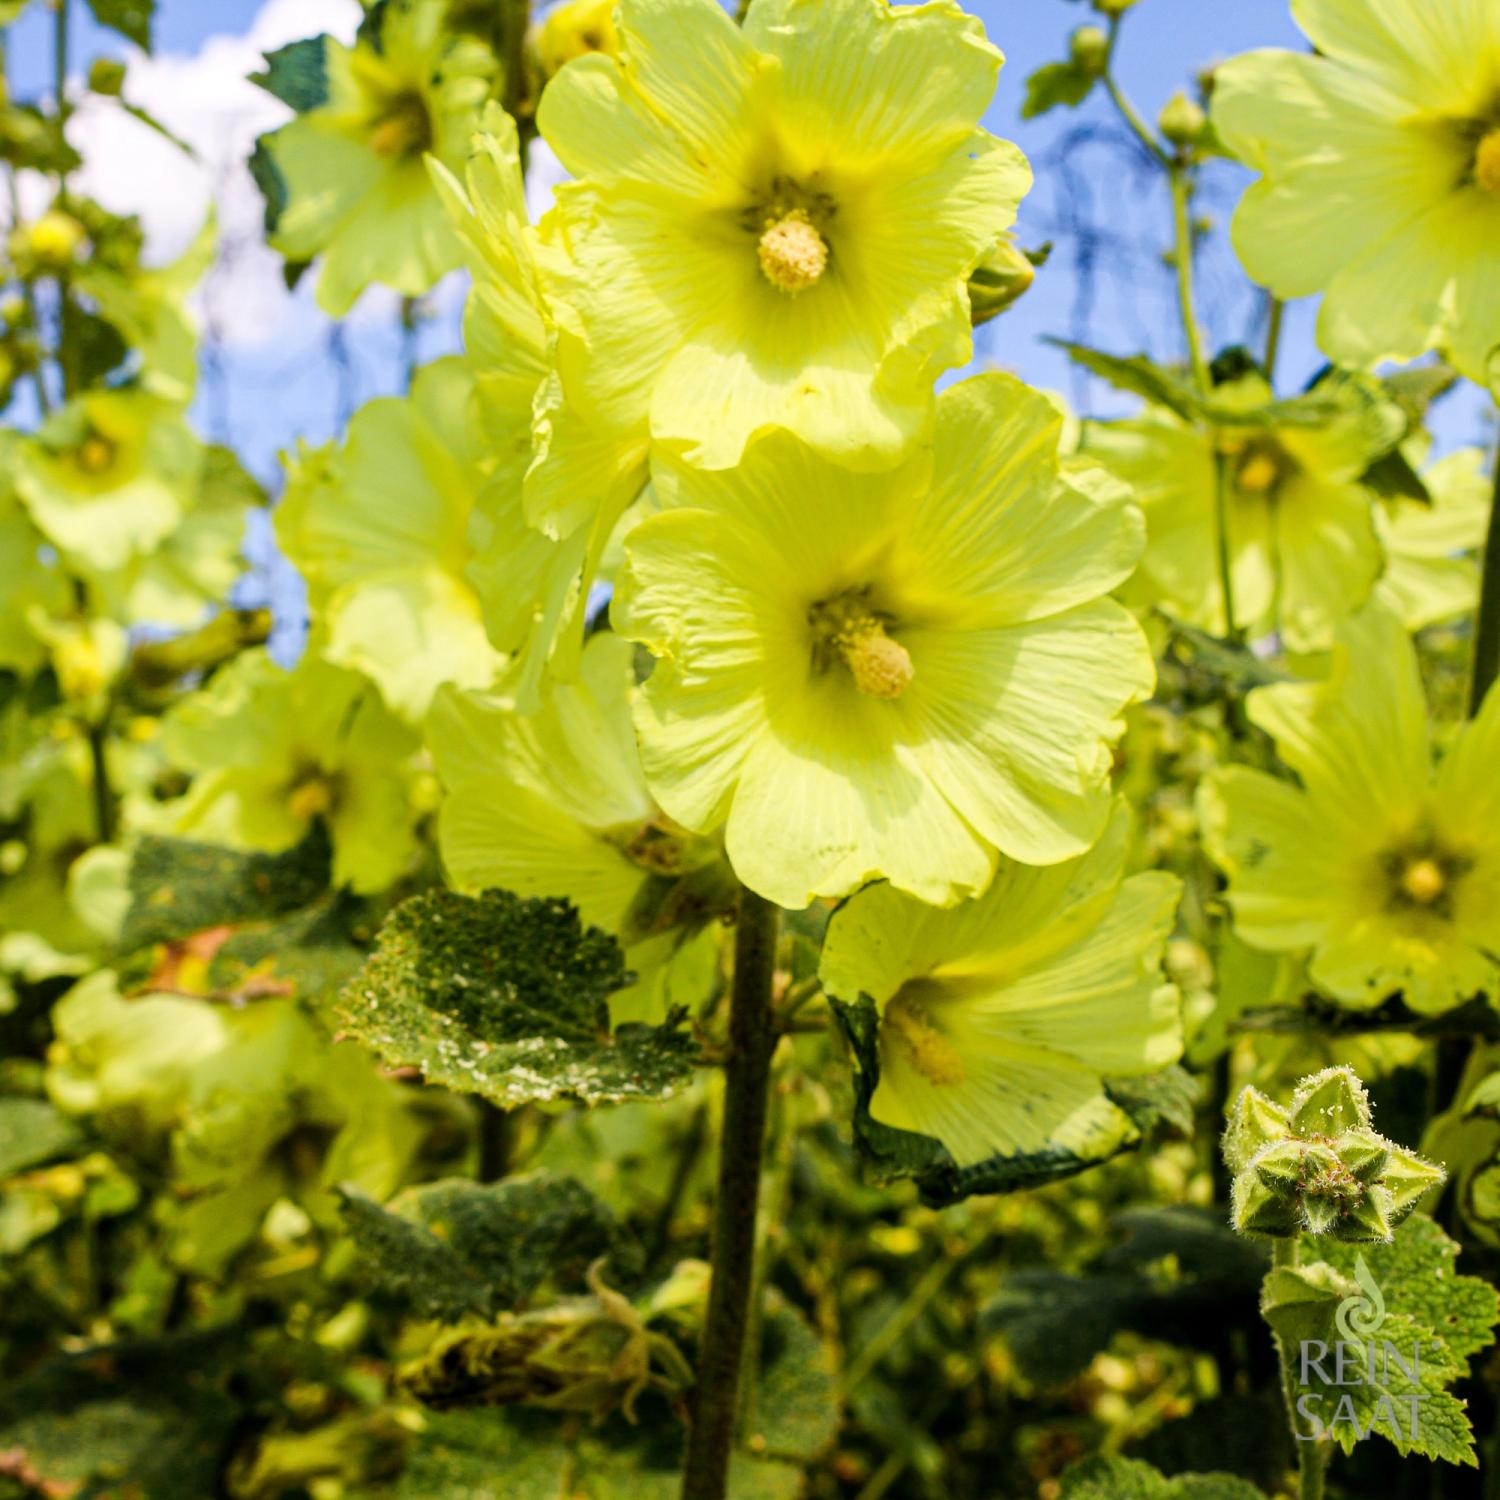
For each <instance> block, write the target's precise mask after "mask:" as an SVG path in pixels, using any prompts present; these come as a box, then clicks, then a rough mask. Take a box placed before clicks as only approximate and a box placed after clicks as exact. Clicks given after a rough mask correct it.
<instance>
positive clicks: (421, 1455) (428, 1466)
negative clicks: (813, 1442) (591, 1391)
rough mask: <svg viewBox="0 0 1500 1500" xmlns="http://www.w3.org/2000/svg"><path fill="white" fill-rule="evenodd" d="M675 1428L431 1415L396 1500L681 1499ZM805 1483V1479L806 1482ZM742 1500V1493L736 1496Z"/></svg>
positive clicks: (535, 1416)
mask: <svg viewBox="0 0 1500 1500" xmlns="http://www.w3.org/2000/svg"><path fill="white" fill-rule="evenodd" d="M681 1465H682V1435H681V1432H680V1430H679V1429H678V1428H677V1426H676V1424H675V1423H670V1424H669V1423H667V1422H658V1423H657V1424H655V1425H654V1426H653V1427H652V1428H649V1429H644V1430H639V1431H638V1430H635V1429H632V1428H631V1427H629V1426H628V1425H627V1424H626V1423H624V1422H623V1421H620V1420H618V1419H617V1420H615V1421H612V1422H610V1423H609V1424H607V1425H606V1426H604V1427H600V1428H591V1427H590V1426H589V1425H588V1424H587V1423H586V1422H585V1421H584V1420H582V1419H579V1418H576V1417H565V1416H559V1415H557V1414H555V1413H552V1412H544V1411H521V1410H510V1411H500V1412H496V1411H451V1412H442V1413H430V1414H428V1415H427V1418H426V1428H425V1430H424V1431H423V1432H422V1434H421V1436H420V1437H419V1438H418V1440H417V1443H416V1446H415V1448H414V1449H413V1452H412V1455H411V1458H410V1460H409V1462H408V1463H407V1466H406V1470H405V1472H404V1473H403V1474H402V1476H401V1478H400V1480H399V1481H398V1482H397V1484H396V1487H395V1491H394V1495H395V1500H435V1497H439V1496H441V1497H445V1500H447V1497H451V1500H459V1497H462V1500H559V1497H560V1496H563V1495H566V1496H568V1497H569V1500H676V1497H677V1495H678V1493H679V1492H680V1490H681V1488H682V1467H681ZM798 1477H799V1478H800V1475H799V1476H798ZM734 1493H735V1495H736V1497H737V1500H738V1497H739V1496H740V1494H741V1491H740V1490H738V1489H736V1490H735V1491H734Z"/></svg>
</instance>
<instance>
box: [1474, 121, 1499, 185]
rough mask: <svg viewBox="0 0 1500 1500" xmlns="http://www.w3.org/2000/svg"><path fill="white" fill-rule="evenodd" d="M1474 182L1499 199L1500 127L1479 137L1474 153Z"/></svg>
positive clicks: (1495, 127)
mask: <svg viewBox="0 0 1500 1500" xmlns="http://www.w3.org/2000/svg"><path fill="white" fill-rule="evenodd" d="M1474 181H1475V182H1477V183H1478V184H1479V186H1480V187H1482V188H1483V189H1484V190H1485V192H1487V193H1491V194H1493V195H1494V196H1495V197H1496V198H1500V125H1496V126H1494V127H1493V128H1492V129H1490V130H1488V131H1486V133H1485V134H1484V135H1483V136H1481V137H1480V141H1479V145H1478V146H1477V147H1476V148H1475V151H1474Z"/></svg>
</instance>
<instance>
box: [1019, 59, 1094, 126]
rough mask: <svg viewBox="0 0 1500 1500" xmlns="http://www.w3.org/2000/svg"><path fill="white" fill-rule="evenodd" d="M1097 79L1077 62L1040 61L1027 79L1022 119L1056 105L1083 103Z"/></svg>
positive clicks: (1029, 117)
mask: <svg viewBox="0 0 1500 1500" xmlns="http://www.w3.org/2000/svg"><path fill="white" fill-rule="evenodd" d="M1098 81H1099V75H1098V74H1097V73H1090V72H1086V71H1085V70H1084V69H1083V68H1080V67H1079V66H1078V64H1077V63H1071V62H1051V63H1043V64H1042V66H1041V67H1039V68H1038V69H1037V70H1036V72H1035V73H1033V74H1032V75H1031V76H1030V77H1029V78H1028V79H1027V80H1026V98H1025V101H1024V102H1023V103H1022V105H1021V118H1022V119H1023V120H1034V119H1035V118H1036V117H1037V116H1038V115H1044V114H1046V113H1047V111H1048V110H1051V109H1056V108H1057V107H1058V106H1059V105H1067V106H1068V107H1069V108H1076V107H1077V106H1078V105H1080V104H1082V103H1083V101H1084V100H1085V99H1087V98H1088V96H1089V94H1090V93H1091V92H1092V91H1093V87H1094V85H1095V84H1096V83H1097V82H1098Z"/></svg>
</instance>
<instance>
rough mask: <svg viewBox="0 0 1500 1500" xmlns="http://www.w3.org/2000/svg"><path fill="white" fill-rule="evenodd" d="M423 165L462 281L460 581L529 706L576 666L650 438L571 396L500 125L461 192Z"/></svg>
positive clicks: (577, 386) (449, 178) (509, 131)
mask: <svg viewBox="0 0 1500 1500" xmlns="http://www.w3.org/2000/svg"><path fill="white" fill-rule="evenodd" d="M430 165H431V168H432V175H433V180H434V183H435V185H436V188H437V191H438V194H439V197H440V198H441V199H442V201H443V203H444V206H445V208H446V210H447V212H448V215H449V219H450V221H451V223H452V224H453V226H454V228H455V230H456V232H457V234H458V236H459V239H460V241H461V242H462V245H463V249H464V258H465V260H466V262H467V264H468V266H469V270H470V272H471V275H472V277H473V284H472V287H471V290H470V293H469V299H468V302H467V305H466V307H465V311H464V345H465V352H466V355H467V357H468V361H469V366H470V369H471V371H472V373H473V377H474V384H475V392H476V400H477V406H478V412H479V421H480V424H481V426H482V428H483V432H484V437H485V443H486V447H487V452H488V461H489V462H490V464H491V466H492V467H491V472H490V474H489V477H488V479H487V480H486V482H485V483H484V484H483V485H482V487H481V488H480V490H479V492H478V495H477V496H476V500H475V505H474V515H473V523H472V528H471V539H472V542H473V546H474V557H473V561H472V563H471V565H470V568H469V577H470V579H471V581H472V583H473V585H474V588H475V589H476V591H477V593H478V596H479V601H480V608H481V611H482V613H483V617H484V623H485V627H486V629H487V630H488V632H489V637H490V640H491V641H492V642H493V644H494V645H495V647H496V648H497V649H498V650H501V651H504V652H506V653H512V654H514V655H515V657H516V660H515V662H514V664H513V667H512V672H511V676H510V680H509V683H508V691H509V692H510V694H511V695H512V696H513V697H514V699H515V700H516V701H517V702H518V703H522V704H524V705H526V706H528V707H533V708H534V707H535V706H536V704H537V702H538V701H539V697H538V695H539V692H540V684H541V681H542V677H543V672H544V669H546V668H549V667H550V668H551V669H552V671H553V673H554V675H557V676H560V677H563V678H566V677H570V676H572V675H573V674H574V672H575V671H576V670H577V665H578V652H579V648H580V647H581V645H582V640H583V625H584V615H585V611H586V607H587V601H588V596H589V589H590V586H591V584H592V582H593V580H594V578H595V576H596V574H597V571H598V568H599V565H600V560H601V557H602V555H603V552H604V548H605V545H606V543H607V542H608V540H609V538H610V536H611V534H612V533H613V531H614V529H615V527H616V525H617V523H618V522H619V519H620V517H621V515H622V514H623V513H624V511H625V509H626V508H627V506H629V504H630V503H631V501H632V500H634V499H635V498H636V496H637V495H638V494H639V493H640V490H641V488H642V486H643V485H644V484H645V482H646V478H647V467H646V454H647V450H648V447H649V442H650V435H649V432H648V430H647V427H646V423H645V420H644V417H643V415H642V414H640V413H632V412H626V413H624V414H623V415H621V414H620V413H619V412H618V411H615V410H613V409H611V408H609V407H608V406H607V405H606V407H605V408H604V409H603V410H598V409H595V408H594V407H593V406H585V405H584V404H583V403H581V402H579V401H578V400H577V399H575V394H576V393H577V392H578V391H579V390H581V389H582V388H583V383H584V381H585V379H586V375H587V371H586V368H585V364H586V362H585V358H584V355H585V351H584V349H583V346H582V345H581V343H580V342H579V340H578V339H577V338H576V337H575V336H574V335H573V334H571V333H569V332H568V331H567V330H566V329H565V328H562V327H560V326H559V325H558V323H557V321H556V319H555V316H554V311H555V310H554V307H553V305H552V303H551V301H550V300H549V298H548V295H547V292H546V288H545V284H544V277H543V275H542V270H541V260H542V259H544V258H547V257H548V255H549V254H550V252H547V251H545V250H544V249H543V247H542V246H541V245H540V244H539V243H538V241H537V239H536V236H535V234H534V233H533V231H532V229H531V226H530V224H529V223H528V220H527V216H526V196H525V183H524V181H523V178H522V175H521V164H520V156H519V147H518V142H517V137H516V127H515V123H514V121H512V120H511V119H510V118H509V116H507V115H506V114H504V112H503V111H501V110H499V109H497V108H492V109H490V110H489V111H488V112H487V113H486V115H485V119H484V129H483V130H482V131H480V132H478V133H477V134H476V136H475V138H474V147H473V152H472V155H471V156H470V159H469V162H468V166H467V170H466V173H465V181H464V183H462V184H460V183H459V182H458V180H457V179H456V178H455V177H454V176H453V174H452V173H450V172H448V171H447V170H446V169H445V168H443V167H442V166H441V164H438V163H431V164H430ZM552 258H553V260H554V262H555V260H556V257H555V256H553V257H552Z"/></svg>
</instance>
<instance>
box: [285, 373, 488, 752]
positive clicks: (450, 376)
mask: <svg viewBox="0 0 1500 1500" xmlns="http://www.w3.org/2000/svg"><path fill="white" fill-rule="evenodd" d="M473 390H474V385H473V380H472V379H471V377H470V375H469V373H468V370H467V369H466V367H465V365H464V362H463V361H462V360H460V359H444V360H439V361H438V362H437V363H435V364H431V365H428V366H427V367H426V368H425V369H423V370H421V371H419V372H418V374H417V377H416V379H415V380H414V381H413V383H412V387H411V392H410V394H409V395H408V396H406V397H404V398H397V397H386V398H383V399H381V400H377V401H371V402H369V403H368V404H367V405H366V406H364V407H362V408H361V409H360V410H359V411H358V412H356V413H355V415H354V417H353V419H352V420H351V421H350V423H349V429H348V433H347V436H346V438H345V441H344V445H343V447H342V448H340V449H338V450H337V451H335V452H333V453H331V454H316V453H309V454H305V455H304V456H303V457H302V459H301V460H300V461H298V462H297V463H295V464H294V465H292V470H291V481H290V482H289V484H288V487H287V493H286V495H285V497H284V498H283V500H282V502H281V504H280V505H279V506H278V507H277V509H276V535H277V538H278V540H279V541H280V542H281V545H282V548H283V550H284V551H285V552H286V555H287V556H288V557H289V558H290V559H291V560H292V561H293V562H294V563H295V564H296V565H297V567H298V568H299V569H301V571H302V573H303V575H304V576H305V577H306V579H307V580H308V585H309V589H310V591H311V598H312V602H313V608H314V611H315V612H316V615H317V620H318V626H317V628H318V645H319V649H320V650H321V652H322V654H323V656H324V657H325V658H326V659H327V660H328V661H330V662H333V663H334V664H335V665H337V666H343V667H350V668H353V669H354V670H355V671H359V672H363V673H364V674H365V675H367V676H368V677H369V678H370V679H371V680H372V681H373V682H374V683H375V684H376V685H377V686H378V687H379V688H380V691H381V694H382V696H383V697H384V698H385V701H386V704H387V706H388V707H390V708H391V710H392V711H393V712H395V713H397V714H399V715H400V716H401V717H402V718H405V719H407V720H409V721H411V722H416V721H418V720H420V719H421V718H422V716H423V715H424V714H425V713H426V712H427V707H428V704H429V703H430V702H431V701H432V695H433V693H434V691H435V690H436V689H437V688H438V686H439V685H440V684H441V683H444V682H453V683H457V684H458V685H459V686H460V687H487V686H488V685H489V684H490V683H491V682H492V681H493V680H494V677H495V675H496V673H497V671H498V670H499V668H500V666H501V661H502V659H501V657H500V655H499V654H498V653H497V652H496V651H495V649H494V648H493V647H492V646H491V645H490V643H489V640H488V639H487V637H486V636H485V632H484V624H483V622H482V620H481V619H480V608H479V600H478V597H477V596H476V594H475V592H474V589H473V588H472V587H471V586H470V584H469V582H468V581H467V579H466V577H465V570H466V569H467V568H468V566H469V564H470V561H471V558H472V555H473V554H472V549H471V547H470V544H469V527H470V520H471V515H472V512H473V509H474V502H475V497H476V496H477V495H478V493H479V490H480V487H481V486H482V485H483V483H484V478H485V475H484V469H483V467H482V465H481V453H480V445H479V442H478V439H477V435H476V433H475V430H474V413H473V410H472V405H473V400H472V398H473Z"/></svg>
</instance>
